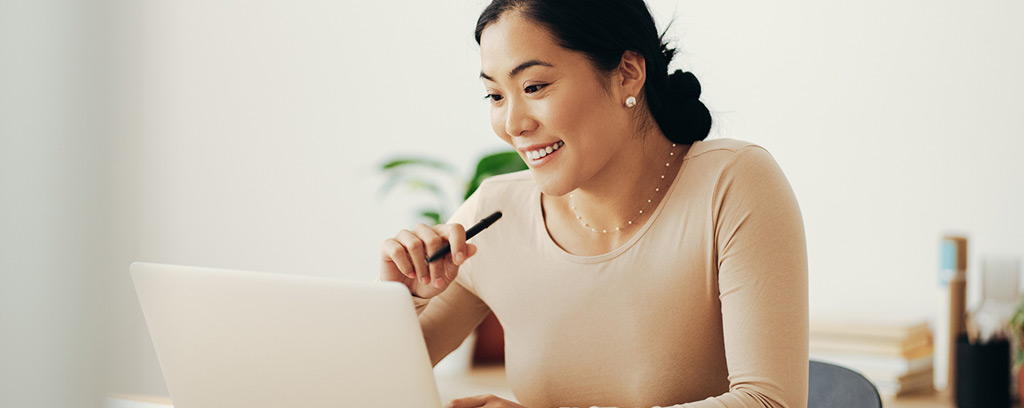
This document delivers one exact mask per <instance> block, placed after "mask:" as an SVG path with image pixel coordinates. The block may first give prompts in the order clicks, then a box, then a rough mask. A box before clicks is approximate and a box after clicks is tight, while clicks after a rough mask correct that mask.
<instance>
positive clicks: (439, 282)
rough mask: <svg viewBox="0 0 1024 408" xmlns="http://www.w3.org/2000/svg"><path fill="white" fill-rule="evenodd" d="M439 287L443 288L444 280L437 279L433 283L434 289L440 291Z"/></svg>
mask: <svg viewBox="0 0 1024 408" xmlns="http://www.w3.org/2000/svg"><path fill="white" fill-rule="evenodd" d="M441 286H444V279H442V278H437V280H435V281H434V287H436V288H438V289H441Z"/></svg>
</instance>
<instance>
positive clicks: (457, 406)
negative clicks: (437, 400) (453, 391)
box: [444, 394, 526, 408]
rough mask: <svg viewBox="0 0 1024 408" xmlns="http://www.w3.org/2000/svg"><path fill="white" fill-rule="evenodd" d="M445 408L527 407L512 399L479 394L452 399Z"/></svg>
mask: <svg viewBox="0 0 1024 408" xmlns="http://www.w3.org/2000/svg"><path fill="white" fill-rule="evenodd" d="M444 407H445V408H526V407H524V406H522V405H519V404H516V403H514V402H512V401H509V400H505V399H501V398H498V397H495V396H494V395H490V394H488V395H477V396H475V397H467V398H459V399H456V400H452V402H449V403H448V405H445V406H444Z"/></svg>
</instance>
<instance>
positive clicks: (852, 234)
mask: <svg viewBox="0 0 1024 408" xmlns="http://www.w3.org/2000/svg"><path fill="white" fill-rule="evenodd" d="M71 3H72V2H69V3H68V4H64V3H61V4H60V5H58V6H54V7H57V8H58V10H59V11H61V12H62V13H64V14H68V15H71V16H73V17H74V18H75V19H77V20H81V21H85V22H89V23H91V24H96V25H97V26H99V27H104V29H103V30H100V33H101V34H95V38H97V39H98V40H102V42H103V44H104V45H103V46H102V47H101V48H103V49H108V48H109V49H111V50H112V51H110V55H108V56H107V58H108V59H107V60H106V61H107V62H108V63H109V64H108V65H110V66H111V67H112V68H111V69H112V70H113V71H111V72H113V75H112V77H111V80H113V81H115V82H114V83H113V84H114V85H112V86H110V87H105V88H103V90H102V91H96V90H85V91H82V93H80V94H78V95H80V97H78V98H71V99H62V98H61V97H60V95H59V94H58V93H46V92H42V93H40V92H37V89H36V87H40V89H43V90H45V89H46V88H45V86H44V84H43V82H45V81H44V78H49V74H47V73H40V72H38V71H39V69H44V70H46V69H51V70H56V73H55V75H57V76H58V77H61V78H65V80H66V81H71V82H72V83H73V81H76V80H78V78H77V77H75V76H74V75H72V73H71V72H72V71H70V70H69V69H68V68H66V64H64V63H63V62H62V61H61V60H59V59H58V60H54V61H51V60H45V61H44V60H41V61H38V62H36V63H35V64H36V65H35V66H34V67H35V68H37V69H36V70H31V69H29V70H28V71H27V72H31V73H30V74H26V73H24V72H21V71H18V72H10V71H0V73H2V75H0V81H3V82H0V83H2V84H3V85H4V87H5V88H6V87H7V86H8V85H11V86H14V85H18V86H24V87H26V88H24V90H23V91H22V93H23V94H24V95H43V96H45V97H47V98H49V99H47V100H43V101H41V102H39V105H28V106H25V105H23V104H19V103H18V102H17V101H13V100H9V99H0V100H3V101H4V102H5V103H4V105H2V107H3V109H4V111H3V112H2V113H4V114H5V115H6V116H3V117H4V118H7V117H8V116H10V117H20V116H21V115H14V114H9V113H8V110H9V109H11V110H13V112H18V113H20V112H21V111H22V110H27V111H28V112H29V113H33V114H35V115H37V116H48V115H49V114H51V113H54V112H57V113H61V112H71V113H75V112H78V110H79V109H78V108H79V107H81V106H94V105H95V104H96V103H103V104H106V105H104V106H107V108H106V111H108V113H107V116H105V117H107V118H108V119H109V126H110V129H112V130H111V133H110V135H108V137H106V138H104V139H102V140H105V141H107V143H106V144H104V145H103V146H102V147H101V148H95V147H90V145H88V143H86V144H85V145H83V146H80V147H77V148H75V149H74V150H61V149H56V148H54V147H53V144H52V143H61V142H65V144H69V145H71V146H76V145H75V144H74V143H75V142H77V143H83V142H81V139H80V138H79V137H78V135H79V130H78V127H77V126H76V122H73V121H72V122H67V121H65V122H53V123H44V125H45V126H43V125H38V126H37V127H36V128H32V127H31V126H28V125H26V129H29V128H32V129H30V130H32V132H30V131H22V130H21V129H20V128H18V129H16V128H13V127H12V126H10V125H7V126H4V125H2V124H0V129H2V130H3V132H4V133H3V139H2V140H3V143H4V144H3V145H2V146H4V156H3V157H4V159H5V160H4V162H5V166H12V167H10V169H11V170H10V172H9V171H8V167H4V174H3V175H2V177H4V178H3V180H4V189H3V194H4V197H5V198H4V201H3V203H4V206H3V207H2V210H3V212H2V214H0V215H2V216H3V217H4V218H3V220H4V226H5V227H4V228H3V229H4V232H3V234H4V235H3V238H4V239H3V241H2V242H3V243H4V246H5V252H4V255H5V257H7V256H8V255H7V254H8V253H13V252H15V251H17V252H19V253H27V254H31V255H34V256H35V257H36V258H38V260H37V261H36V262H35V263H33V264H32V265H30V266H31V268H30V267H26V266H22V265H21V264H15V263H8V262H7V261H6V260H5V262H4V264H3V272H4V274H3V275H2V276H3V282H2V288H3V289H4V290H5V291H4V292H3V294H4V297H3V298H2V301H3V302H4V303H5V304H7V303H9V302H17V301H22V302H35V303H36V304H47V305H50V306H51V307H71V306H73V305H83V304H84V305H92V306H91V307H93V308H94V309H95V310H96V311H95V313H94V315H93V316H94V317H92V318H93V319H95V321H96V322H98V324H99V327H103V328H106V333H107V336H106V337H103V338H101V339H100V340H96V341H95V342H93V343H89V344H91V346H89V347H92V348H91V349H89V350H94V349H95V350H101V352H102V354H103V355H104V357H103V361H104V365H102V366H101V369H102V371H101V372H102V373H103V374H104V376H105V378H106V380H105V382H104V383H103V385H97V386H96V387H101V391H102V392H108V391H113V392H145V393H162V392H165V389H164V388H163V384H162V378H161V377H160V374H159V370H158V368H157V365H156V362H155V357H154V356H153V355H152V350H151V348H150V346H149V343H148V342H149V338H148V335H147V334H146V332H145V326H144V323H143V322H142V321H141V314H140V313H138V310H137V304H136V301H135V298H134V293H133V292H132V289H131V284H130V282H129V281H128V276H127V274H126V270H127V262H128V261H130V260H133V259H137V260H147V261H156V262H171V263H182V264H196V265H205V266H217V267H228V268H243V269H253V270H263V271H274V272H287V273H301V274H314V275H328V276H343V277H348V278H356V279H372V277H373V276H374V274H375V270H376V267H377V260H376V252H377V248H378V245H379V243H380V242H381V240H383V239H384V238H385V237H387V236H390V235H392V234H393V233H395V232H396V231H397V230H398V229H400V228H405V227H409V226H411V225H413V223H415V222H417V220H416V219H415V217H414V216H413V213H414V210H415V209H417V208H419V204H422V200H420V199H419V198H417V197H409V196H406V197H403V196H401V195H392V196H389V197H387V198H381V197H378V196H377V195H376V194H377V189H378V188H379V186H380V185H381V184H382V183H383V181H384V180H383V178H382V177H381V176H380V175H379V173H378V172H377V170H376V166H377V165H379V164H380V163H382V162H383V161H384V160H386V159H388V158H391V157H394V156H396V155H400V154H415V155H424V156H434V157H440V158H443V159H446V160H448V161H450V162H452V163H455V164H457V165H459V166H461V168H462V169H463V170H464V172H467V173H468V172H469V171H470V165H471V163H472V162H473V161H475V160H476V159H477V158H478V157H480V156H481V155H482V154H484V153H485V152H489V151H493V150H496V149H501V148H503V146H502V145H501V142H500V141H499V140H498V139H497V137H496V136H494V135H493V134H492V132H491V130H490V127H489V124H488V118H487V105H486V103H485V102H484V101H483V100H482V96H483V92H482V87H481V86H480V83H479V80H478V79H477V78H476V77H477V73H478V72H479V55H478V52H477V48H476V45H475V43H474V42H473V39H472V29H473V25H474V23H475V20H476V17H477V14H478V13H479V10H481V9H482V5H483V3H484V2H483V1H480V0H472V1H445V2H401V3H395V2H371V1H365V2H323V1H291V2H251V1H242V0H206V1H195V0H191V1H189V0H186V1H150V2H144V3H140V4H136V3H135V2H114V1H111V2H105V3H102V5H104V7H101V8H100V10H101V11H102V13H101V12H99V11H95V10H93V11H91V12H86V11H85V9H86V8H85V7H80V6H75V5H74V4H71ZM96 3H98V4H100V3H101V2H99V1H97V2H96ZM763 3H764V2H755V1H747V2H684V3H677V2H668V1H657V0H656V1H654V2H652V6H653V8H654V10H655V12H656V16H657V18H658V20H659V22H660V23H661V25H662V26H664V23H665V22H666V21H667V20H668V18H670V16H672V15H674V16H675V19H676V20H675V24H674V25H673V27H672V31H671V32H670V37H674V38H676V39H678V40H679V41H680V43H679V46H680V47H681V49H682V51H683V53H682V55H681V58H680V60H679V61H678V64H679V66H680V67H684V68H687V69H689V70H692V71H694V72H695V73H696V74H697V75H698V77H699V78H700V79H701V82H702V84H703V86H704V90H705V92H704V98H703V99H704V100H705V101H706V103H708V105H709V106H710V107H711V109H712V111H713V112H714V114H715V118H716V121H717V122H716V126H715V129H714V136H715V137H733V138H740V139H746V140H750V141H753V142H756V143H760V144H762V145H764V146H766V147H767V148H768V149H769V150H770V151H772V152H773V154H774V155H775V156H776V158H777V159H778V161H779V162H780V163H781V165H782V167H783V169H784V170H785V171H786V172H787V175H788V176H789V178H790V181H791V182H792V184H793V187H794V189H795V190H796V193H797V196H798V198H799V200H800V203H801V206H802V209H803V212H804V217H805V223H806V226H807V234H808V238H809V243H808V245H809V248H808V249H809V255H810V266H811V276H810V279H811V281H810V283H811V286H810V289H811V299H810V302H811V308H812V313H815V314H829V313H843V314H853V315H859V316H864V317H876V316H882V315H892V314H896V315H907V316H927V315H928V314H929V313H931V311H932V309H934V308H933V306H932V305H933V304H934V301H935V293H934V287H935V274H936V269H937V264H938V262H937V260H938V252H937V249H938V239H939V237H940V235H941V234H942V232H944V231H947V230H956V231H964V232H967V233H968V234H969V235H970V237H971V247H970V249H971V256H972V257H973V258H974V259H975V260H976V259H977V255H980V254H983V253H1009V254H1016V255H1021V254H1022V253H1024V232H1022V231H1024V228H1022V227H1024V216H1022V215H1021V213H1020V212H1019V210H1018V209H1020V208H1024V180H1022V178H1021V177H1020V176H1019V175H1020V174H1024V161H1021V160H1015V158H1016V157H1015V156H1016V155H1017V154H1018V152H1020V151H1022V150H1024V141H1022V138H1021V136H1022V129H1024V126H1022V125H1024V123H1022V121H1024V119H1022V117H1024V116H1021V112H1024V101H1022V99H1021V98H1020V97H1019V95H1021V94H1024V80H1022V79H1021V77H1020V76H1019V75H1018V74H1017V73H1018V72H1024V54H1021V53H1020V52H1019V51H1018V50H1021V49H1024V26H1021V25H1020V24H1019V21H1021V20H1022V19H1024V5H1022V4H1020V3H1019V2H1010V1H996V0H986V1H979V2H972V3H970V4H968V3H965V2H955V1H923V0H917V1H900V2H888V1H881V0H869V1H866V2H860V3H857V4H838V5H836V4H830V5H825V4H823V3H821V2H811V1H795V0H793V1H785V2H772V4H763ZM39 7H42V6H39ZM44 14H45V13H44ZM0 15H5V13H4V12H3V10H2V9H0ZM7 15H10V14H7ZM47 15H48V14H47ZM36 18H42V19H43V21H45V22H48V23H47V24H43V25H41V26H37V27H35V28H18V29H20V30H25V32H31V33H41V34H48V35H53V37H52V38H48V39H46V40H42V39H28V40H15V41H14V42H13V43H12V44H14V46H26V47H35V48H38V49H42V50H52V51H53V52H55V53H56V54H57V55H71V57H68V58H84V57H79V56H76V55H77V54H75V53H74V52H73V51H72V50H74V49H76V48H75V47H74V44H75V41H76V40H75V38H76V36H75V35H73V34H74V32H67V31H66V30H67V29H66V28H65V25H63V24H61V23H60V21H58V20H55V19H53V18H50V17H45V16H44V17H36ZM11 20H12V21H13V19H11ZM97 21H101V22H110V23H111V24H109V25H103V24H97V23H96V22H97ZM3 22H4V24H0V27H4V26H6V25H7V24H6V23H7V20H3ZM17 27H21V26H17ZM3 37H6V36H0V38H3ZM22 38H23V37H22ZM79 40H80V39H79ZM22 41H25V42H22ZM9 42H10V40H9V39H8V40H7V42H3V43H2V44H4V45H5V46H9V45H8V44H9ZM69 44H70V45H69ZM25 52H26V53H27V54H32V53H30V52H28V51H25ZM4 55H7V53H6V52H5V54H4ZM22 74H25V75H30V76H31V77H32V78H35V79H36V80H37V82H39V84H38V85H32V84H29V85H25V84H23V83H22V82H21V81H20V80H19V78H20V77H19V75H22ZM101 83H102V82H101ZM18 89H22V88H18ZM54 92H57V91H54ZM94 96H103V97H100V98H94ZM97 101H99V102H97ZM24 120H25V122H24V123H30V122H29V121H28V120H27V119H24ZM5 122H7V121H5ZM0 123H2V122H0ZM8 123H11V122H8ZM16 123H22V122H16ZM31 123H33V124H36V122H31ZM33 132H35V133H33ZM102 135H106V133H104V132H101V131H95V130H92V131H91V133H86V136H93V137H98V136H102ZM51 141H52V142H51ZM15 142H16V143H30V145H31V146H35V147H36V151H38V152H39V153H37V154H36V155H35V156H32V155H22V154H18V153H12V152H14V151H15V150H13V149H12V150H8V147H7V146H8V145H10V144H11V143H15ZM19 151H24V149H21V150H19ZM82 155H84V156H82ZM8 156H10V157H11V160H8ZM33 157H38V159H33ZM74 157H84V159H83V160H85V161H86V162H87V163H89V166H94V167H87V169H94V170H90V171H86V172H83V171H80V170H79V169H78V168H76V167H70V166H72V165H71V164H68V163H69V161H68V160H67V159H68V158H74ZM14 159H17V160H14ZM12 163H15V164H12ZM15 172H16V173H17V174H18V176H17V177H11V176H10V174H14V173H15ZM83 178H84V179H85V181H86V184H88V183H97V184H100V185H104V186H106V187H104V189H103V190H102V192H101V193H100V192H96V191H92V190H90V191H84V192H83V191H80V190H75V189H73V188H72V187H73V186H76V185H81V184H82V182H83ZM9 183H11V184H10V187H9ZM34 186H48V188H50V189H49V190H45V191H49V193H47V194H49V195H40V196H32V198H26V199H25V200H27V201H13V200H12V201H11V202H12V203H13V204H8V201H9V200H10V199H9V198H8V194H9V191H13V190H12V189H13V188H22V189H30V188H33V187H34ZM76 194H85V195H86V197H88V198H89V200H91V201H90V202H93V203H95V204H94V205H95V208H92V210H91V211H92V212H89V213H85V214H103V215H105V217H106V218H99V220H100V221H97V218H96V217H84V216H83V214H82V213H77V212H70V210H69V208H70V207H71V206H70V205H69V204H67V202H68V201H69V200H75V199H76V197H78V196H76ZM17 197H24V196H23V195H21V194H19V195H17ZM87 201H88V200H87ZM50 202H58V203H64V204H60V205H59V206H58V207H55V208H54V209H53V210H48V209H47V208H49V207H46V206H42V205H40V204H43V203H50ZM26 208H29V209H31V210H32V211H33V212H30V214H37V216H36V217H35V218H29V219H21V218H16V217H15V216H14V214H15V213H24V212H25V211H26V210H25V209H26ZM47 211H49V212H47ZM58 213H59V214H67V215H66V216H64V217H63V218H61V217H53V216H51V214H58ZM15 219H18V220H22V221H19V223H14V224H9V222H13V221H8V220H15ZM49 220H56V221H49ZM96 223H99V224H100V226H105V227H106V228H108V230H107V231H108V232H107V234H105V235H106V238H105V240H101V241H98V242H97V241H93V240H92V238H91V237H92V236H93V235H94V234H92V233H91V228H93V227H95V226H96ZM42 224H45V225H49V228H51V230H46V231H49V232H50V233H51V234H54V235H60V234H66V235H65V236H66V237H70V238H69V239H71V240H72V242H74V243H76V245H78V246H79V247H81V248H83V249H82V250H80V251H78V252H76V253H87V254H97V253H98V254H102V255H103V256H104V257H103V260H102V261H97V263H95V264H94V265H96V266H94V267H92V268H88V269H76V268H75V265H77V263H75V262H74V259H75V258H69V257H60V258H54V257H53V256H51V255H59V254H65V253H66V252H64V251H67V250H68V249H66V248H64V247H57V246H55V245H56V244H53V245H42V244H40V245H36V246H31V247H29V246H17V247H14V246H13V245H14V244H18V245H28V244H27V243H26V242H27V241H24V240H22V239H20V237H23V236H25V234H26V233H27V232H30V231H38V230H39V228H38V225H42ZM7 225H13V226H14V227H13V228H10V227H7ZM65 231H67V232H65ZM23 241H24V242H23ZM92 245H96V247H93V246H92ZM8 248H17V249H16V250H14V251H12V250H10V249H8ZM46 259H48V261H45V262H44V260H46ZM54 259H60V260H61V261H60V262H62V263H60V264H54V263H53V262H57V261H54ZM46 262H50V263H46ZM973 266H974V262H972V267H973ZM32 268H35V269H32ZM44 269H45V270H47V271H49V272H48V273H43V274H37V273H35V272H34V271H35V270H44ZM68 270H72V271H76V272H75V273H74V274H72V276H74V277H75V279H78V281H77V282H87V281H97V282H102V284H95V285H72V286H65V285H64V284H63V283H58V280H59V279H58V278H57V276H60V273H63V272H55V271H68ZM61 282H63V281H62V280H61ZM15 284H22V285H27V286H22V287H21V288H22V289H17V290H16V289H13V288H14V287H16V286H15ZM25 287H36V288H39V289H38V290H37V291H36V292H30V291H26V290H24V288H25ZM58 287H59V288H60V290H58V291H55V292H53V291H49V292H48V291H47V290H49V289H54V288H58ZM7 288H11V289H7ZM15 291H17V293H15ZM9 292H10V293H9ZM99 299H102V302H101V301H99ZM62 305H63V306H62ZM4 309H7V308H4ZM0 313H3V314H2V315H0V316H3V317H4V322H3V325H4V326H3V333H5V335H6V336H11V335H9V334H6V333H8V332H9V329H10V328H15V329H17V328H20V327H22V326H35V328H38V329H46V328H50V327H61V329H60V330H70V331H72V334H76V335H84V334H83V333H85V332H87V330H85V329H75V328H72V329H68V328H65V326H67V323H70V322H78V321H79V320H78V318H77V317H76V316H74V315H67V314H65V313H64V312H60V311H52V312H45V311H40V312H35V311H9V310H6V311H0ZM33 319H34V320H33ZM33 321H40V322H45V323H33ZM11 322H13V323H11ZM15 338H17V337H15ZM28 339H29V338H21V339H20V340H17V341H19V342H20V341H28ZM12 341H14V340H12ZM8 344H14V343H9V342H8V338H7V337H5V338H4V342H3V346H2V347H3V350H2V352H3V354H0V355H2V356H4V358H5V359H6V358H8V357H9V356H10V358H14V357H13V356H15V355H16V353H15V352H13V351H12V347H11V346H9V345H8ZM76 344H77V343H76ZM76 347H78V346H76V345H73V344H70V343H60V344H55V345H53V346H52V348H50V346H45V347H44V346H39V347H38V348H36V349H35V350H36V351H37V353H36V354H38V356H33V355H29V356H26V357H18V358H21V359H22V360H17V361H21V362H22V366H24V367H28V366H29V365H28V363H27V361H29V359H32V358H34V357H38V358H42V359H43V360H40V361H44V362H45V361H52V362H72V363H74V364H77V365H78V366H80V367H89V365H90V364H94V363H93V362H91V361H88V359H85V358H84V357H80V356H79V355H78V354H77V353H79V352H81V351H82V350H80V349H78V348H76ZM46 350H59V351H60V353H58V354H54V355H48V356H42V354H46V353H45V351H46ZM44 357H45V358H44ZM0 366H6V364H0ZM3 370H4V371H2V372H0V374H3V376H4V377H3V378H4V379H7V378H8V377H13V376H14V374H13V373H12V372H10V371H9V370H10V369H9V368H6V367H5V368H4V369H3ZM33 378H37V377H33ZM38 378H41V377H38ZM27 381H29V382H30V383H32V384H36V385H39V384H41V381H42V380H39V379H35V380H33V379H31V378H30V379H29V380H27ZM6 383H7V382H6V381H0V384H6ZM58 384H64V385H63V386H58V388H61V387H64V388H67V389H68V390H78V392H79V394H82V393H86V392H87V391H88V390H90V388H89V387H90V386H88V385H75V383H74V381H73V380H72V379H70V378H69V379H66V380H65V382H63V383H58ZM75 387H78V388H75ZM69 392H70V391H69ZM0 394H3V393H0ZM83 395H84V394H83ZM54 398H57V397H54ZM0 405H4V406H6V405H8V404H2V403H0Z"/></svg>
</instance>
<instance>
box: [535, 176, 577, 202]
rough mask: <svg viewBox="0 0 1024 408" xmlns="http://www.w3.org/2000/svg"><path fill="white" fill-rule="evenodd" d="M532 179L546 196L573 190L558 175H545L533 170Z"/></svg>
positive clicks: (556, 195) (559, 194) (564, 193)
mask: <svg viewBox="0 0 1024 408" xmlns="http://www.w3.org/2000/svg"><path fill="white" fill-rule="evenodd" d="M533 179H534V181H536V182H537V188H538V189H539V190H540V192H541V193H543V194H544V195H546V196H549V197H561V196H564V195H566V194H569V193H571V192H572V190H574V188H573V187H572V186H571V185H570V183H569V182H568V181H567V180H565V179H563V178H559V177H546V176H542V175H538V174H537V172H533Z"/></svg>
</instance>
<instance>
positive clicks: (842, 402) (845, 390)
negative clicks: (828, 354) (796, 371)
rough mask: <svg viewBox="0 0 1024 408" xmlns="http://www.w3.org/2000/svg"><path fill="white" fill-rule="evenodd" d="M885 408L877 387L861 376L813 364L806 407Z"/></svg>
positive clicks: (831, 365)
mask: <svg viewBox="0 0 1024 408" xmlns="http://www.w3.org/2000/svg"><path fill="white" fill-rule="evenodd" d="M839 407H842V408H882V398H881V397H880V396H879V395H878V389H877V388H875V385H874V384H872V383H871V381H868V379H867V378H864V376H863V375H861V374H860V373H858V372H856V371H853V370H850V369H849V368H845V367H841V366H838V365H835V364H829V363H823V362H821V361H813V360H812V361H811V371H810V384H809V386H808V389H807V408H839Z"/></svg>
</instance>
